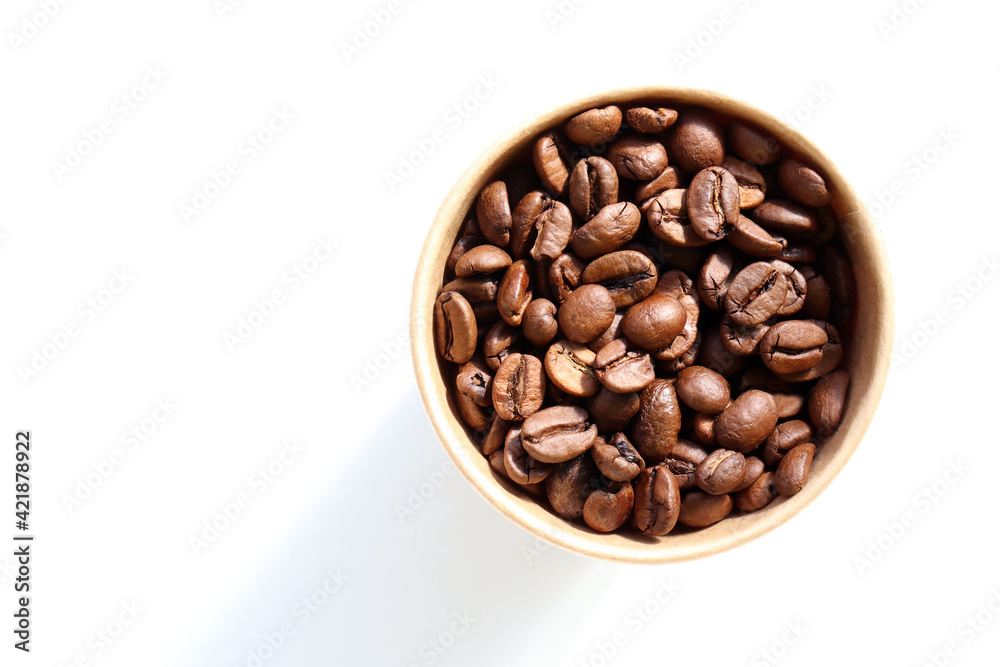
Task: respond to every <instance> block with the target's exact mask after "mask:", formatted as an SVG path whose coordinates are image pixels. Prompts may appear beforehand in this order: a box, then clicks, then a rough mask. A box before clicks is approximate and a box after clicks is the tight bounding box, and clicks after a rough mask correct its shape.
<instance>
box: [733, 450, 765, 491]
mask: <svg viewBox="0 0 1000 667" xmlns="http://www.w3.org/2000/svg"><path fill="white" fill-rule="evenodd" d="M746 461H747V468H746V472H745V473H743V481H741V482H740V484H739V486H737V487H736V488H735V489H733V493H738V492H740V491H744V490H746V489H749V488H750V487H751V486H753V483H754V482H756V481H757V478H759V477H760V476H761V475H763V474H764V470H765V466H764V462H763V461H761V460H760V459H759V458H757V457H756V456H748V457H747V460H746Z"/></svg>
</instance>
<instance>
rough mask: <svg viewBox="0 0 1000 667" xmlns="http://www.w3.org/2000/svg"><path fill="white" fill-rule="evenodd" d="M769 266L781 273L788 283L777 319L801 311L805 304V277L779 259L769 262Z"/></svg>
mask: <svg viewBox="0 0 1000 667" xmlns="http://www.w3.org/2000/svg"><path fill="white" fill-rule="evenodd" d="M771 266H773V267H774V268H776V269H777V270H778V271H781V274H782V275H783V276H785V280H787V281H788V291H787V292H786V293H785V302H784V303H783V304H782V305H781V308H779V309H778V316H779V317H788V316H789V315H794V314H795V313H797V312H799V311H800V310H802V306H804V305H805V302H806V291H807V290H808V285H807V283H806V278H805V276H803V275H802V273H801V272H800V271H799V270H798V269H796V268H795V267H794V266H792V265H791V264H789V263H788V262H784V261H782V260H780V259H775V260H772V261H771Z"/></svg>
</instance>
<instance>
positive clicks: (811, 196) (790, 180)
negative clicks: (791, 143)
mask: <svg viewBox="0 0 1000 667" xmlns="http://www.w3.org/2000/svg"><path fill="white" fill-rule="evenodd" d="M778 183H780V184H781V189H782V190H784V191H785V194H787V195H788V196H789V197H791V198H792V199H794V200H795V201H797V202H798V203H800V204H802V205H803V206H813V207H816V208H819V207H822V206H826V205H827V204H829V203H830V192H829V191H828V190H827V188H826V181H825V180H824V179H823V177H822V176H820V175H819V172H817V171H816V170H815V169H813V168H812V167H810V166H809V165H807V164H806V163H805V162H802V161H801V160H797V159H795V158H793V157H786V158H783V159H782V160H781V161H780V162H778Z"/></svg>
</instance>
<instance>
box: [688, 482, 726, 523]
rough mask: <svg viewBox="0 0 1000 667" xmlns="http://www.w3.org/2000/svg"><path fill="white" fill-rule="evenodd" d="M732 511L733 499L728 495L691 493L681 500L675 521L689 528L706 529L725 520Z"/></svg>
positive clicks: (701, 492)
mask: <svg viewBox="0 0 1000 667" xmlns="http://www.w3.org/2000/svg"><path fill="white" fill-rule="evenodd" d="M732 510H733V499H732V498H730V497H729V496H728V495H719V496H713V495H712V494H709V493H705V492H703V491H691V492H689V493H688V494H687V495H686V496H684V498H683V500H681V511H680V515H679V516H678V517H677V519H678V521H680V522H681V523H682V524H684V525H685V526H688V527H689V528H707V527H708V526H711V525H712V524H716V523H718V522H720V521H722V520H723V519H725V518H726V517H727V516H729V513H730V512H731V511H732Z"/></svg>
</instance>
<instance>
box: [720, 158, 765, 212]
mask: <svg viewBox="0 0 1000 667" xmlns="http://www.w3.org/2000/svg"><path fill="white" fill-rule="evenodd" d="M722 168H723V169H725V170H726V171H728V172H729V173H730V174H732V175H733V178H735V179H736V184H737V185H738V186H739V189H740V209H744V210H745V209H748V208H754V207H756V206H758V205H759V204H760V203H761V202H762V201H764V197H765V195H766V194H767V182H766V181H765V180H764V176H763V175H762V174H761V173H760V171H759V170H758V169H757V168H756V167H754V166H753V165H752V164H750V163H749V162H744V161H743V160H741V159H739V158H736V157H733V156H732V155H727V156H726V157H725V159H724V160H723V161H722Z"/></svg>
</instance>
